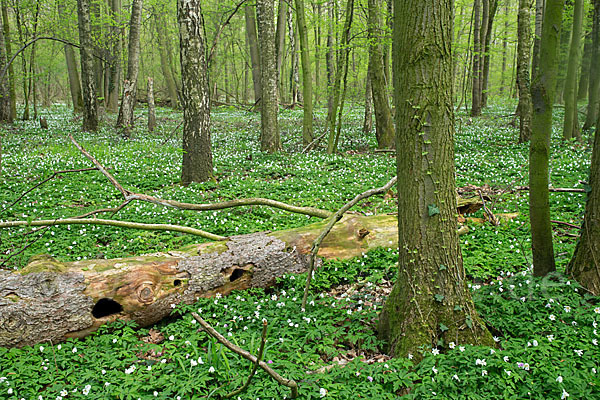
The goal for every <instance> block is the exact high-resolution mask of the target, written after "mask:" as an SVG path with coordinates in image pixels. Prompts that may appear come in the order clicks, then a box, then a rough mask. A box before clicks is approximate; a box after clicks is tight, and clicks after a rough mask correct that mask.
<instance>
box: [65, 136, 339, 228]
mask: <svg viewBox="0 0 600 400" xmlns="http://www.w3.org/2000/svg"><path fill="white" fill-rule="evenodd" d="M69 138H70V139H71V141H72V142H73V144H74V145H75V147H77V149H79V151H80V152H81V153H82V154H83V155H84V156H86V157H87V158H88V159H89V160H90V161H91V162H92V163H94V165H95V166H96V167H97V168H98V170H99V171H100V172H102V174H103V175H104V176H105V177H106V178H107V179H108V180H109V181H110V183H111V184H112V185H113V186H114V187H115V188H116V189H117V190H118V191H119V192H121V194H122V195H123V197H124V198H125V200H128V201H131V200H139V201H146V202H149V203H153V204H158V205H161V206H165V207H172V208H176V209H179V210H192V211H209V210H222V209H225V208H232V207H239V206H253V205H264V206H270V207H273V208H279V209H281V210H285V211H289V212H293V213H297V214H304V215H310V216H312V217H318V218H328V217H330V216H331V215H332V214H331V212H330V211H327V210H321V209H319V208H315V207H299V206H293V205H290V204H286V203H282V202H280V201H276V200H271V199H264V198H258V197H257V198H248V199H237V200H230V201H225V202H222V203H214V204H192V203H182V202H179V201H175V200H166V199H161V198H158V197H154V196H150V195H147V194H142V193H135V192H131V191H129V190H127V189H125V188H124V187H123V186H122V185H121V184H120V183H119V182H118V181H117V180H116V179H115V177H114V176H112V175H111V174H110V173H109V172H108V171H107V170H106V168H104V166H103V165H102V164H100V162H98V160H96V159H95V158H94V156H92V155H91V154H90V153H88V152H87V151H86V150H85V149H84V148H83V147H82V146H81V145H80V144H79V143H77V141H76V140H75V139H74V138H73V135H71V134H69Z"/></svg>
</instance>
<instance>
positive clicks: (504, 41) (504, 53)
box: [500, 0, 531, 95]
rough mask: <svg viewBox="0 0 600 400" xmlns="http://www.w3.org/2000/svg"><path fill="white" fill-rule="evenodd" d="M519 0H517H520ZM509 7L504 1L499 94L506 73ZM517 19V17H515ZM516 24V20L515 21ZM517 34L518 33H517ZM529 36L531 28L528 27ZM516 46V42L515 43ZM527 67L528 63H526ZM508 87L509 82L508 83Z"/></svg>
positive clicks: (508, 3)
mask: <svg viewBox="0 0 600 400" xmlns="http://www.w3.org/2000/svg"><path fill="white" fill-rule="evenodd" d="M520 1H521V0H519V2H520ZM509 8H510V0H506V3H504V34H503V35H502V36H503V37H502V72H501V74H500V94H501V95H502V94H504V89H505V88H504V76H505V74H506V58H507V55H508V30H509V18H508V17H509V15H510V14H509ZM520 9H521V6H520V5H519V10H520ZM517 19H518V18H517ZM517 25H518V22H517ZM517 36H518V35H517ZM529 36H531V28H529ZM529 41H530V42H531V38H530V39H529ZM517 47H518V44H517ZM530 54H531V50H530ZM527 66H528V67H529V65H527ZM527 71H529V68H527ZM509 87H510V84H509ZM508 92H509V93H510V90H508Z"/></svg>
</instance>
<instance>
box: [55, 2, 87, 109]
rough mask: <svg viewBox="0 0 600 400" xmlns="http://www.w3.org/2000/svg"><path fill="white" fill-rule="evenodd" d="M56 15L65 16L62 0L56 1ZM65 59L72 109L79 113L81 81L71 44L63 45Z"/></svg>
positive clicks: (81, 102) (62, 17)
mask: <svg viewBox="0 0 600 400" xmlns="http://www.w3.org/2000/svg"><path fill="white" fill-rule="evenodd" d="M57 6H58V17H59V18H60V19H61V20H65V19H66V18H67V16H66V12H65V6H64V3H63V2H62V1H58V2H57ZM64 51H65V60H66V64H67V75H68V78H69V89H70V92H71V101H72V102H73V111H74V112H76V113H80V112H82V111H83V97H81V82H80V81H79V71H78V70H77V62H76V60H75V51H73V46H70V45H68V44H66V45H64Z"/></svg>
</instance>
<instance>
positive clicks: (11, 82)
mask: <svg viewBox="0 0 600 400" xmlns="http://www.w3.org/2000/svg"><path fill="white" fill-rule="evenodd" d="M6 3H7V0H2V24H3V29H4V42H5V49H6V58H7V59H9V57H12V45H11V42H10V41H11V38H10V21H9V19H8V5H7V4H6ZM8 92H9V95H10V116H11V120H13V121H14V120H15V119H16V118H17V91H16V90H15V69H14V67H13V65H12V64H10V65H9V67H8Z"/></svg>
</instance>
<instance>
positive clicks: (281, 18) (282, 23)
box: [275, 0, 288, 102]
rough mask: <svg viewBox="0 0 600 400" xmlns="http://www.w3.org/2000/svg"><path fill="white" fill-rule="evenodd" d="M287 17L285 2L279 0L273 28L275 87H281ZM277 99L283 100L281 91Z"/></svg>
mask: <svg viewBox="0 0 600 400" xmlns="http://www.w3.org/2000/svg"><path fill="white" fill-rule="evenodd" d="M287 17H288V9H287V3H286V2H285V1H284V0H279V9H278V11H277V28H276V30H275V37H276V38H277V42H275V54H276V57H277V87H278V88H281V87H282V85H281V82H282V81H283V79H281V76H282V75H281V66H282V65H283V56H284V54H285V32H286V23H287ZM279 100H280V102H281V101H283V92H282V91H281V90H280V92H279Z"/></svg>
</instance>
